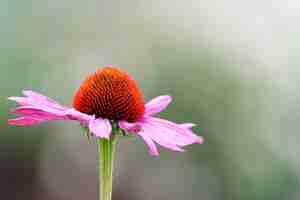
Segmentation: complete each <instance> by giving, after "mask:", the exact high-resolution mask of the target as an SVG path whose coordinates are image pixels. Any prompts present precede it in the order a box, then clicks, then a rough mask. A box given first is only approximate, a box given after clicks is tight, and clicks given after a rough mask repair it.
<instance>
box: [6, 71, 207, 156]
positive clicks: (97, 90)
mask: <svg viewBox="0 0 300 200" xmlns="http://www.w3.org/2000/svg"><path fill="white" fill-rule="evenodd" d="M23 94H24V96H25V97H9V98H8V99H10V100H13V101H16V102H17V103H18V104H20V107H17V108H16V109H14V110H13V111H12V113H14V114H16V115H19V117H18V118H15V119H10V120H8V123H9V124H10V125H19V126H29V125H35V124H39V123H42V122H46V121H52V120H75V121H79V122H80V123H81V124H83V125H84V126H86V127H88V129H89V131H90V132H91V133H92V134H93V135H94V136H95V137H100V138H106V139H109V138H110V135H111V132H112V126H111V123H110V121H114V122H116V123H117V125H118V127H119V128H121V129H123V130H124V131H125V132H127V133H128V134H134V135H137V136H139V137H141V138H142V139H143V140H144V142H145V143H146V144H147V146H148V149H149V152H150V154H152V155H159V152H158V149H157V147H156V144H155V143H157V144H159V145H161V146H163V147H165V148H168V149H171V150H174V151H184V150H183V147H184V146H186V145H189V144H193V143H199V144H201V143H203V138H202V137H200V136H197V135H196V134H194V133H193V131H192V127H193V126H194V124H191V123H184V124H177V123H174V122H171V121H168V120H165V119H161V118H158V117H154V115H155V114H156V113H159V112H161V111H162V110H164V109H165V108H166V107H167V106H168V104H169V103H170V102H171V101H172V98H171V97H170V96H168V95H164V96H159V97H156V98H154V99H152V100H151V101H149V102H148V103H146V104H144V99H143V95H142V93H141V91H140V89H139V88H138V86H137V83H136V82H135V81H134V80H133V79H132V78H131V77H130V76H129V75H128V74H127V73H126V72H124V71H122V70H120V69H118V68H115V67H104V68H102V69H99V70H97V71H96V73H94V74H92V75H90V76H89V77H88V78H87V79H86V80H85V81H84V82H83V83H82V85H81V86H80V88H79V90H78V91H77V92H76V94H75V97H74V101H73V106H74V108H69V107H65V106H62V105H60V104H59V103H57V102H56V101H54V100H52V99H50V98H48V97H46V96H44V95H41V94H39V93H37V92H33V91H30V90H25V91H23Z"/></svg>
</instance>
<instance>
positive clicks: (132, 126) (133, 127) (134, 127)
mask: <svg viewBox="0 0 300 200" xmlns="http://www.w3.org/2000/svg"><path fill="white" fill-rule="evenodd" d="M118 125H119V127H120V128H121V129H123V130H126V131H128V132H135V133H136V132H139V131H140V130H141V126H140V124H139V123H129V122H126V121H124V120H122V121H119V122H118Z"/></svg>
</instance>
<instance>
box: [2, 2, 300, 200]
mask: <svg viewBox="0 0 300 200" xmlns="http://www.w3.org/2000/svg"><path fill="white" fill-rule="evenodd" d="M299 9H300V3H299V1H293V0H287V1H284V0H253V1H234V0H220V1H214V0H213V1H211V0H190V1H181V0H165V1H146V0H132V1H122V0H113V1H111V0H88V1H70V0H52V1H46V0H39V1H37V0H26V1H17V0H10V1H8V0H1V1H0V16H1V17H0V22H1V29H0V36H1V37H0V44H1V45H0V51H1V52H0V80H1V84H0V89H1V101H0V102H1V104H0V110H1V113H2V115H1V117H0V120H1V123H0V124H1V134H0V149H1V151H0V187H1V199H9V200H13V199H22V200H26V199H28V200H37V199H43V200H54V199H55V200H65V199H72V200H76V199H78V200H79V199H97V178H96V176H97V171H96V168H97V162H96V158H97V155H96V145H95V144H89V143H88V142H87V140H86V138H85V137H83V136H82V134H81V133H80V129H79V126H78V124H77V123H75V122H73V123H72V122H51V123H47V124H43V125H39V126H34V127H9V126H8V125H7V119H8V118H12V117H13V116H11V115H9V109H11V108H13V107H14V106H15V104H14V103H13V102H8V101H7V99H6V98H7V97H8V96H20V95H21V91H22V89H32V90H35V91H39V92H41V93H43V94H45V95H47V96H50V97H52V98H54V99H56V100H57V101H59V102H61V103H63V104H65V105H69V106H71V105H72V98H73V94H74V92H75V90H76V89H77V88H78V87H79V85H80V83H81V82H82V81H83V79H84V78H85V77H86V76H87V75H88V74H89V73H92V72H94V71H95V70H96V69H97V67H101V66H103V65H107V64H114V65H117V66H119V67H121V68H123V69H125V70H127V71H128V72H129V73H130V74H131V75H133V76H134V77H135V79H136V80H137V81H138V82H139V84H140V87H141V89H142V90H143V92H144V94H145V99H146V100H149V99H150V98H152V97H154V96H158V95H161V94H170V95H172V96H173V98H174V101H173V103H172V104H171V105H170V106H169V107H168V109H167V110H166V111H165V112H164V113H162V116H163V117H166V118H168V119H170V120H173V121H177V122H194V123H196V124H198V127H196V128H195V132H197V133H198V134H199V135H203V137H204V138H205V144H203V145H192V146H189V147H187V151H186V152H185V153H174V152H170V151H166V150H163V149H161V157H160V158H153V157H151V156H150V155H148V153H147V149H146V146H145V145H144V144H143V142H141V141H140V140H139V139H137V138H132V139H125V138H124V139H121V140H120V142H119V144H118V152H117V160H116V162H115V163H116V164H115V177H114V191H113V199H118V200H129V199H130V200H135V199H136V200H140V199H143V200H153V199H155V200H166V199H172V200H182V199H185V200H189V199H191V200H195V199H199V200H253V199H256V200H298V199H300V190H299V188H300V171H299V167H300V160H299V158H298V155H299V153H300V147H299V142H298V141H299V139H300V137H299V134H298V132H299V131H298V130H299V120H300V114H299V113H300V112H299V110H300V106H299V103H298V102H299V100H300V95H299V87H300V86H299V81H300V80H299V79H300V69H299V67H298V65H299V48H300V43H299V33H300V28H299V27H300V26H299V25H300V24H299V21H300V12H299Z"/></svg>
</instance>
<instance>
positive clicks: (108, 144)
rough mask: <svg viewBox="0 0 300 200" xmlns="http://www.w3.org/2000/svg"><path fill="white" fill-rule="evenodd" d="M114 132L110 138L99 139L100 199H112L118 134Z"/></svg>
mask: <svg viewBox="0 0 300 200" xmlns="http://www.w3.org/2000/svg"><path fill="white" fill-rule="evenodd" d="M114 132H115V130H113V132H112V136H111V138H110V139H109V140H107V139H98V140H97V141H98V149H99V182H100V183H99V184H100V185H99V189H100V195H99V198H100V199H99V200H111V193H112V179H113V160H114V151H115V150H114V149H115V143H116V138H115V137H116V136H115V134H114Z"/></svg>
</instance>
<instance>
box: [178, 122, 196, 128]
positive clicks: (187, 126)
mask: <svg viewBox="0 0 300 200" xmlns="http://www.w3.org/2000/svg"><path fill="white" fill-rule="evenodd" d="M180 126H181V127H182V128H186V129H191V128H193V127H194V126H196V124H193V123H183V124H180Z"/></svg>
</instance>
